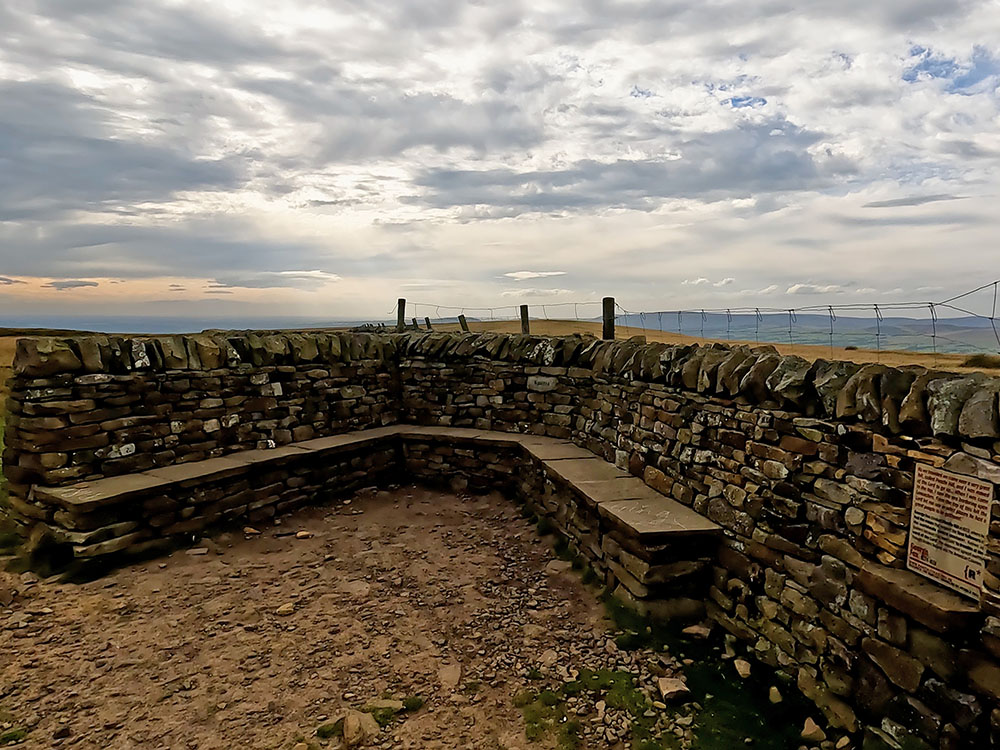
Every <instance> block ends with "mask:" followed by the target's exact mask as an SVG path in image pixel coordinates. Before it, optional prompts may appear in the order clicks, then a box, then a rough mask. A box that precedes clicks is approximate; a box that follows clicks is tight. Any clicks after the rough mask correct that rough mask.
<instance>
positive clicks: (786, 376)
mask: <svg viewBox="0 0 1000 750" xmlns="http://www.w3.org/2000/svg"><path fill="white" fill-rule="evenodd" d="M812 374H813V363H812V362H809V361H808V360H806V359H803V358H802V357H797V356H794V355H793V356H787V357H782V358H781V361H780V362H779V363H778V366H777V367H776V368H774V371H773V372H772V373H771V374H770V375H769V376H768V379H767V387H768V389H770V391H771V393H773V394H774V395H775V396H777V397H779V399H781V400H782V401H783V402H785V403H789V404H793V405H795V406H799V407H804V406H805V401H806V399H807V398H808V397H809V396H811V395H812V392H813V385H812V382H811V381H812V377H811V376H812Z"/></svg>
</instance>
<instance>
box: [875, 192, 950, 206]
mask: <svg viewBox="0 0 1000 750" xmlns="http://www.w3.org/2000/svg"><path fill="white" fill-rule="evenodd" d="M964 197H965V196H964V195H949V194H947V193H940V194H937V195H914V196H912V197H909V198H893V199H891V200H885V201H872V202H871V203H865V204H864V205H863V206H862V208H899V207H902V206H922V205H924V204H925V203H936V202H938V201H957V200H962V199H963V198H964Z"/></svg>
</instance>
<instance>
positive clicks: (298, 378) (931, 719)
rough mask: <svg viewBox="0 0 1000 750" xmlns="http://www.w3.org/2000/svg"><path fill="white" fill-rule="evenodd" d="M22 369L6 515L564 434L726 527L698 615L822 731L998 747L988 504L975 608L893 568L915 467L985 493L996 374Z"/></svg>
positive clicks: (436, 359) (580, 368)
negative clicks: (411, 428)
mask: <svg viewBox="0 0 1000 750" xmlns="http://www.w3.org/2000/svg"><path fill="white" fill-rule="evenodd" d="M15 372H16V375H15V377H14V381H13V383H12V389H11V390H12V397H11V401H10V405H9V406H10V412H11V417H10V421H9V431H8V448H7V451H6V453H5V471H6V472H7V476H8V478H9V480H10V483H11V489H12V503H13V505H14V511H15V512H16V513H19V514H20V515H21V516H22V517H28V518H30V517H32V514H37V513H40V512H43V513H44V512H48V510H49V509H47V508H44V507H41V506H39V505H38V504H36V503H35V501H34V500H33V498H32V487H34V486H39V485H49V486H52V485H60V484H66V483H72V482H76V481H79V480H81V479H88V478H95V477H101V476H108V475H114V474H121V473H125V472H131V471H135V470H137V469H138V468H139V467H142V466H154V465H155V466H167V465H171V464H174V463H177V462H182V461H190V460H198V459H202V458H207V457H211V456H214V455H221V454H225V453H227V452H233V451H237V450H244V449H248V448H258V447H264V446H269V445H271V444H282V443H288V442H291V441H295V440H301V439H305V438H306V437H307V436H315V435H329V434H335V433H337V432H343V431H348V430H356V429H363V428H365V427H370V426H378V425H383V424H391V423H394V422H402V423H415V424H427V425H453V426H468V427H475V428H480V429H490V430H505V431H510V432H519V433H533V434H539V435H547V436H551V437H558V438H566V439H571V440H573V441H574V442H575V443H577V444H579V445H581V446H584V447H587V448H589V449H590V450H592V451H594V452H595V453H597V454H599V455H602V456H604V457H605V458H607V459H608V460H609V461H612V462H614V463H615V464H616V465H617V466H619V467H621V468H622V469H624V470H626V471H628V472H630V473H632V474H634V475H635V476H639V477H642V478H643V479H644V481H645V482H646V483H647V484H649V485H650V486H652V487H654V488H655V489H657V490H659V491H660V492H662V493H664V494H667V495H669V496H671V497H673V498H675V499H677V500H678V501H680V502H681V503H684V504H686V505H689V506H691V507H692V508H694V509H695V510H697V511H698V512H699V513H702V514H703V515H705V516H707V517H709V518H711V519H712V520H714V521H716V522H717V523H719V524H720V525H722V526H723V527H724V528H725V529H726V537H725V540H724V544H723V546H722V548H721V552H720V553H719V554H718V556H717V558H716V559H715V560H714V563H713V566H712V571H713V578H712V580H711V582H710V585H709V588H708V590H707V591H706V592H705V595H706V597H707V599H708V608H709V613H710V615H711V617H713V618H714V619H715V620H716V621H717V622H719V623H720V624H721V625H722V626H723V627H725V628H726V629H727V630H728V631H729V632H731V633H732V634H734V635H735V636H737V637H738V638H739V639H741V640H743V641H744V642H745V643H746V644H747V646H748V648H750V649H752V651H753V652H754V653H755V654H756V656H757V657H758V658H759V659H760V660H761V661H764V662H766V663H768V664H771V665H773V666H775V667H776V668H778V669H780V670H781V671H783V672H784V673H786V674H788V675H789V676H790V677H791V678H792V679H793V680H795V682H796V683H797V684H798V686H799V687H800V688H801V690H802V691H803V692H804V693H805V694H806V695H807V696H808V697H810V698H811V699H812V700H813V701H815V702H816V703H817V705H818V706H820V708H821V709H822V710H823V711H824V713H825V714H826V716H827V718H828V719H829V721H831V722H832V723H834V724H836V725H838V726H842V727H845V728H848V729H850V730H858V729H860V728H862V727H866V728H867V731H868V735H869V737H870V741H871V742H873V743H877V742H881V743H884V744H883V745H882V746H888V747H903V746H906V747H938V748H962V747H987V746H989V743H990V742H991V741H993V742H996V741H998V738H1000V619H997V617H996V616H995V615H996V613H997V612H998V611H1000V610H998V602H1000V579H998V576H1000V514H998V511H997V508H996V506H994V509H993V519H992V524H991V537H990V554H989V559H988V561H987V563H988V577H987V580H986V592H985V594H984V597H983V600H982V602H972V601H970V600H968V599H964V598H960V597H959V596H958V595H956V594H953V593H951V592H949V591H947V590H944V589H942V588H940V587H938V586H935V585H934V584H932V583H930V582H928V581H926V580H924V579H922V578H919V577H917V576H916V575H914V574H912V573H909V572H908V571H906V570H905V569H904V564H903V556H904V553H905V548H906V541H907V533H908V519H909V504H910V497H911V491H912V482H913V473H914V469H915V467H916V466H917V465H918V464H925V465H929V466H939V467H944V468H946V469H948V470H951V471H954V472H957V473H961V474H967V475H972V476H976V477H978V478H981V479H984V480H986V481H989V482H993V483H994V484H997V483H1000V424H998V416H1000V413H998V398H1000V397H998V394H1000V381H997V380H995V379H990V378H987V377H985V376H982V375H979V374H971V375H954V374H945V373H938V372H932V371H927V370H924V369H922V368H890V367H886V366H883V365H877V364H872V365H857V364H853V363H846V362H826V361H823V360H820V361H816V362H810V361H806V360H803V359H801V358H798V357H792V356H781V355H779V354H777V353H776V352H775V351H773V349H770V348H767V347H762V348H757V349H749V348H744V347H735V348H726V347H721V346H711V347H697V346H689V347H682V346H667V345H661V344H646V343H645V342H643V341H640V340H630V341H625V342H620V341H619V342H602V341H598V340H595V339H590V338H582V337H569V338H563V339H550V338H543V337H532V336H501V335H490V334H470V335H452V334H443V333H429V334H420V333H407V334H397V335H382V336H379V335H359V334H343V335H332V334H321V335H320V334H317V335H298V336H296V335H273V336H255V335H254V334H240V335H227V336H221V335H220V336H198V337H160V338H112V337H103V338H102V337H87V338H77V339H68V340H53V339H40V340H28V341H25V342H23V343H22V345H21V346H20V347H19V351H18V356H17V360H16V362H15ZM276 385H277V388H275V386H276ZM230 422H231V423H230ZM461 458H463V457H462V456H461V455H460V454H459V455H454V454H452V455H448V456H441V455H437V456H436V457H435V455H433V452H429V453H427V454H426V455H421V454H418V453H415V454H413V455H412V456H411V459H410V463H411V464H413V467H414V468H419V466H420V465H421V464H420V462H424V461H437V462H439V463H440V465H441V466H444V467H448V466H451V465H452V464H454V465H456V466H459V465H460V461H459V459H461ZM500 464H503V462H502V461H501V462H500ZM498 465H499V464H498ZM504 476H507V474H505V475H504ZM497 478H498V479H500V478H501V477H500V475H498V477H497ZM505 481H506V480H505ZM525 481H526V480H525ZM535 491H536V492H542V493H543V494H544V488H543V487H541V486H538V487H536V488H535ZM581 539H582V537H581ZM578 541H579V540H578ZM663 562H664V561H663V560H662V559H660V560H659V561H658V564H663ZM639 568H640V569H641V565H640V566H639ZM873 746H878V745H877V744H876V745H873Z"/></svg>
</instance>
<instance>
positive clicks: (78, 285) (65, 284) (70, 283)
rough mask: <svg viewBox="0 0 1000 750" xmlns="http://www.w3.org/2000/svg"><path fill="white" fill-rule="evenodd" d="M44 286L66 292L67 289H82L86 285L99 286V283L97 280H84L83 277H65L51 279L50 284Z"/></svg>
mask: <svg viewBox="0 0 1000 750" xmlns="http://www.w3.org/2000/svg"><path fill="white" fill-rule="evenodd" d="M42 286H46V287H48V288H50V289H57V290H59V291H60V292H64V291H66V290H67V289H82V288H84V287H90V286H99V284H98V283H97V282H96V281H84V280H83V279H63V280H60V281H50V282H49V283H48V284H43V285H42Z"/></svg>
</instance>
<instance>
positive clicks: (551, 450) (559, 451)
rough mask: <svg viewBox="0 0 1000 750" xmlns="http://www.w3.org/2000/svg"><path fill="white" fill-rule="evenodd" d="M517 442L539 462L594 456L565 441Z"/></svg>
mask: <svg viewBox="0 0 1000 750" xmlns="http://www.w3.org/2000/svg"><path fill="white" fill-rule="evenodd" d="M514 437H516V436H514ZM542 441H544V442H542ZM517 442H518V443H520V444H521V445H522V446H524V448H525V450H527V451H528V452H529V453H530V454H531V455H532V456H534V457H535V458H536V459H538V460H539V461H563V460H567V459H581V458H593V457H594V454H593V453H591V452H590V451H588V450H587V449H586V448H581V447H580V446H578V445H574V444H573V443H570V442H568V441H565V440H555V439H553V438H540V439H539V438H534V439H533V440H518V441H517Z"/></svg>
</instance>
